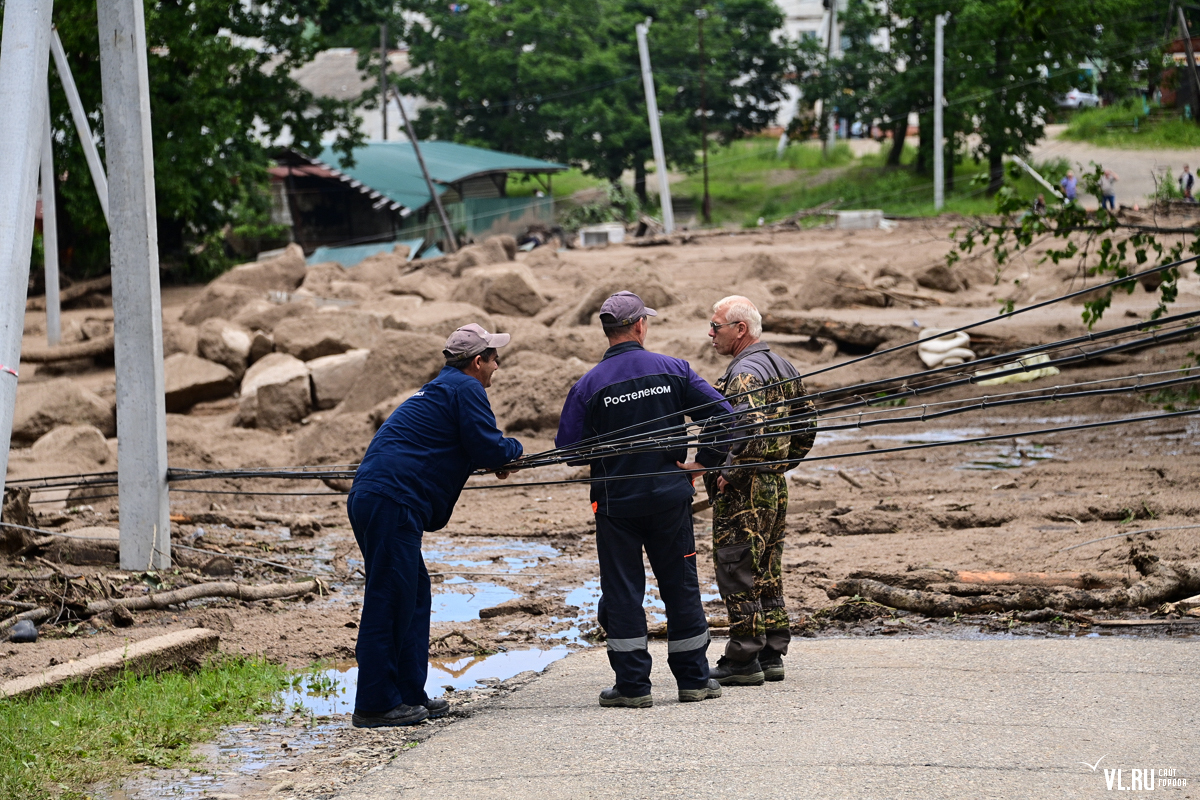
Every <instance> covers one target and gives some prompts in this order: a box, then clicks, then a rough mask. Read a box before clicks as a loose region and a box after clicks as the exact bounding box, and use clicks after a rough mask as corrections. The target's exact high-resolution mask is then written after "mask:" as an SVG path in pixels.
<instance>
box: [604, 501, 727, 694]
mask: <svg viewBox="0 0 1200 800" xmlns="http://www.w3.org/2000/svg"><path fill="white" fill-rule="evenodd" d="M643 549H645V551H646V556H647V557H648V558H649V559H650V568H651V569H652V570H653V571H654V578H655V580H656V581H658V592H659V594H660V595H661V596H662V601H663V605H664V606H666V609H667V665H668V666H669V667H670V668H671V673H672V674H673V675H674V676H675V682H676V683H677V684H678V685H679V688H680V689H700V688H703V687H704V686H707V685H708V657H707V655H706V654H707V652H708V621H707V619H705V616H704V606H703V604H702V603H701V602H700V583H699V580H698V579H697V577H696V539H695V535H694V534H693V531H692V505H691V501H690V500H689V501H688V502H686V503H682V504H680V505H679V507H677V508H672V509H669V510H667V511H663V512H660V513H658V514H647V515H645V516H640V517H610V516H608V515H607V514H597V515H596V551H597V554H598V555H599V558H600V593H601V594H600V603H599V607H598V608H597V617H598V621H599V622H600V625H601V627H603V628H604V632H605V634H606V635H607V637H608V663H609V664H610V665H611V666H612V668H613V672H615V673H616V676H617V680H616V688H617V691H619V692H620V693H621V694H622V695H624V696H625V697H644V696H646V695H648V694H650V665H651V659H650V651H649V650H647V649H646V644H647V642H646V612H645V610H644V609H643V608H642V598H643V597H644V596H645V592H646V567H645V565H644V564H643V562H642V550H643Z"/></svg>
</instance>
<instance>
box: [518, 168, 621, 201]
mask: <svg viewBox="0 0 1200 800" xmlns="http://www.w3.org/2000/svg"><path fill="white" fill-rule="evenodd" d="M541 178H542V180H546V179H547V178H549V179H550V193H551V194H552V195H554V197H557V198H562V197H570V196H571V195H573V194H575V193H576V192H578V191H579V190H581V189H594V188H598V187H604V186H605V185H607V184H608V181H606V180H604V179H603V178H594V177H592V176H591V175H585V174H584V173H583V172H582V171H581V170H580V169H579V168H578V167H572V168H571V169H569V170H567V171H565V172H558V173H555V174H554V175H553V176H547V175H542V176H541ZM541 188H542V184H541V183H539V182H538V180H537V179H536V178H533V177H531V176H529V175H524V174H519V173H516V172H510V173H508V185H507V186H506V187H505V191H506V192H507V193H508V196H509V197H533V195H534V193H535V192H536V191H537V190H538V189H541Z"/></svg>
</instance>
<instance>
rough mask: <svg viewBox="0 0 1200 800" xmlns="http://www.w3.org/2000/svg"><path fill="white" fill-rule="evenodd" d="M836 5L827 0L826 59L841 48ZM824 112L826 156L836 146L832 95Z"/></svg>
mask: <svg viewBox="0 0 1200 800" xmlns="http://www.w3.org/2000/svg"><path fill="white" fill-rule="evenodd" d="M837 6H838V0H829V42H828V43H827V44H828V47H827V48H826V53H827V60H828V61H833V59H834V58H835V57H837V56H838V55H839V53H838V51H839V50H840V49H841V48H840V43H839V42H838V35H837ZM825 113H826V114H828V115H829V133H827V134H826V136H825V157H826V158H828V157H829V156H831V155H832V154H833V152H832V151H833V148H834V147H835V146H837V114H836V113H835V112H834V108H833V98H832V97H831V98H829V108H827V109H825Z"/></svg>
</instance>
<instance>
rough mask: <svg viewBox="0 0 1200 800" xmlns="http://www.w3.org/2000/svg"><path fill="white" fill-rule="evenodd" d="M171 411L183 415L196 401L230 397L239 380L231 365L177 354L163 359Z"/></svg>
mask: <svg viewBox="0 0 1200 800" xmlns="http://www.w3.org/2000/svg"><path fill="white" fill-rule="evenodd" d="M163 386H164V388H165V390H166V396H167V411H168V412H170V413H172V414H182V413H184V412H185V411H187V410H188V409H189V408H191V407H192V406H194V405H196V403H202V402H204V401H205V400H219V399H220V398H222V397H228V396H229V395H231V394H233V393H234V391H235V390H236V389H237V380H236V379H235V378H234V377H233V373H232V372H230V371H229V369H228V368H227V367H224V366H222V365H221V364H218V363H216V362H215V361H209V360H207V359H204V358H200V357H199V356H189V355H187V354H186V353H176V354H175V355H173V356H168V357H167V359H166V360H164V361H163Z"/></svg>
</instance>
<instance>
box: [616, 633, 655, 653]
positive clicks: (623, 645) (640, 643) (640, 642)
mask: <svg viewBox="0 0 1200 800" xmlns="http://www.w3.org/2000/svg"><path fill="white" fill-rule="evenodd" d="M608 649H609V650H612V651H613V652H614V653H632V652H633V651H634V650H645V649H646V637H645V636H635V637H634V638H632V639H609V640H608Z"/></svg>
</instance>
